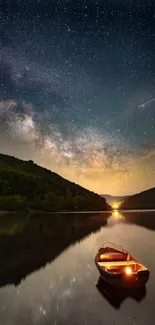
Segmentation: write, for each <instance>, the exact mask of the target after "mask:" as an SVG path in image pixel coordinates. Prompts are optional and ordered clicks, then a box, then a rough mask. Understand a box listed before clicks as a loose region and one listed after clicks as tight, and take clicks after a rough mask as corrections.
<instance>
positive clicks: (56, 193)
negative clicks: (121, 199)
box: [0, 154, 110, 211]
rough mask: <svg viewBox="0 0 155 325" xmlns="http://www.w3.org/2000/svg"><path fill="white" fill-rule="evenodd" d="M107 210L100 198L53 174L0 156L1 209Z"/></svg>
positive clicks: (26, 162)
mask: <svg viewBox="0 0 155 325" xmlns="http://www.w3.org/2000/svg"><path fill="white" fill-rule="evenodd" d="M28 208H29V209H32V210H44V211H59V210H75V211H76V210H77V211H78V210H102V211H103V210H108V209H109V208H110V207H109V205H108V204H107V203H106V201H105V199H104V198H102V197H101V196H99V195H97V194H95V193H93V192H91V191H88V190H86V189H84V188H83V187H81V186H79V185H77V184H75V183H72V182H69V181H67V180H66V179H64V178H62V177H61V176H59V175H58V174H56V173H53V172H51V171H50V170H47V169H45V168H42V167H40V166H38V165H36V164H35V163H34V162H33V161H32V160H29V161H22V160H20V159H17V158H15V157H11V156H8V155H3V154H0V209H3V210H5V209H6V210H22V209H28Z"/></svg>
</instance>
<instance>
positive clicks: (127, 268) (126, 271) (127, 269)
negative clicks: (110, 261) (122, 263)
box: [125, 267, 132, 275]
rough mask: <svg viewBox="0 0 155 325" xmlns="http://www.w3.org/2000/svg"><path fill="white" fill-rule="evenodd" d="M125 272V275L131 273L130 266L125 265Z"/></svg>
mask: <svg viewBox="0 0 155 325" xmlns="http://www.w3.org/2000/svg"><path fill="white" fill-rule="evenodd" d="M125 273H126V274H127V275H130V274H132V270H131V267H126V269H125Z"/></svg>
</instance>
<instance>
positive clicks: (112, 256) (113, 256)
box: [99, 252, 127, 262]
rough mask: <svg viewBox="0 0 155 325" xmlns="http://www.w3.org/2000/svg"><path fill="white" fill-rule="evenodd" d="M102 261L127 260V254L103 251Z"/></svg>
mask: <svg viewBox="0 0 155 325" xmlns="http://www.w3.org/2000/svg"><path fill="white" fill-rule="evenodd" d="M99 260H100V261H105V262H110V261H111V262H112V261H126V260H127V254H124V253H111V252H110V253H103V254H102V253H101V254H100V257H99Z"/></svg>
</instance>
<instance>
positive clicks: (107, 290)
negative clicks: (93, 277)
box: [96, 277, 146, 309]
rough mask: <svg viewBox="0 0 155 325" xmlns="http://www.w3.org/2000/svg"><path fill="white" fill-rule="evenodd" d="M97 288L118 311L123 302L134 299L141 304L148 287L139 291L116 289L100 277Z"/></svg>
mask: <svg viewBox="0 0 155 325" xmlns="http://www.w3.org/2000/svg"><path fill="white" fill-rule="evenodd" d="M96 288H97V289H98V291H99V292H100V294H101V295H102V296H103V297H104V298H105V299H106V300H107V301H108V302H109V303H110V304H111V305H112V306H113V307H114V308H116V309H119V308H120V307H121V304H122V303H123V301H124V300H125V299H127V298H129V297H130V298H132V299H134V300H136V301H137V302H141V301H142V300H143V299H144V298H145V296H146V287H145V286H144V287H142V288H139V289H124V288H119V289H118V288H115V287H113V286H112V285H110V284H108V283H107V282H105V281H103V279H102V278H101V277H99V279H98V282H97V284H96Z"/></svg>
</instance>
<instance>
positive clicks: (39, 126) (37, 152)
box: [0, 0, 155, 195]
mask: <svg viewBox="0 0 155 325" xmlns="http://www.w3.org/2000/svg"><path fill="white" fill-rule="evenodd" d="M0 3H1V4H0V152H2V153H7V154H11V155H14V156H16V157H19V158H21V159H26V160H29V159H32V160H34V161H35V162H36V163H37V164H39V165H41V166H44V167H46V168H49V169H51V170H52V171H55V172H57V173H58V174H60V175H62V176H63V177H65V178H67V179H69V180H71V181H74V182H75V183H78V184H80V185H82V186H84V187H86V188H88V189H91V190H93V191H95V192H97V193H109V194H117V195H118V194H132V193H136V192H139V191H142V190H144V189H147V188H151V187H154V186H155V101H154V98H155V1H154V0H152V1H149V0H139V1H138V0H133V1H132V0H122V1H121V0H117V1H116V0H111V1H110V0H109V1H108V0H107V1H104V0H98V1H97V0H96V1H95V0H68V1H67V0H66V1H65V0H59V1H58V0H40V1H39V0H38V1H36V0H27V1H24V0H18V1H17V0H10V1H9V0H7V1H1V2H0Z"/></svg>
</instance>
